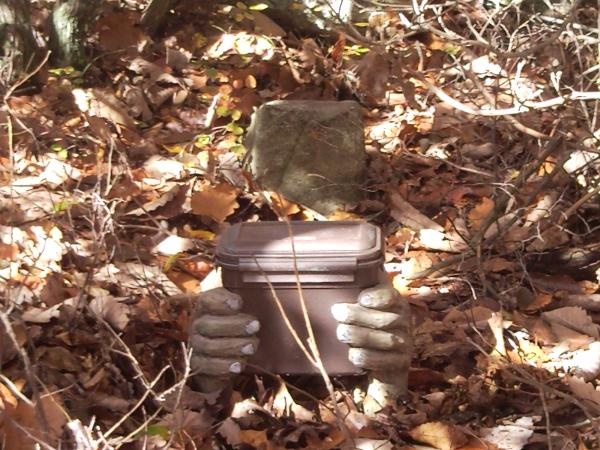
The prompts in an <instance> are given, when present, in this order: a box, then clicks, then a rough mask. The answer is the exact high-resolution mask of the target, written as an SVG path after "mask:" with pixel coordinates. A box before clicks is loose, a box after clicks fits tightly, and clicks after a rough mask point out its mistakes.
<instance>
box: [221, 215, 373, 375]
mask: <svg viewBox="0 0 600 450" xmlns="http://www.w3.org/2000/svg"><path fill="white" fill-rule="evenodd" d="M289 226H290V227H291V231H292V235H293V240H294V241H293V242H294V248H295V255H296V258H295V261H294V252H293V251H292V245H291V239H290V233H289V228H288V225H287V224H286V223H285V222H257V223H242V224H237V225H234V226H232V227H231V228H229V229H227V230H226V231H225V232H224V233H223V235H222V236H221V238H220V240H219V245H218V246H217V264H218V265H219V266H221V267H222V272H223V275H222V276H223V286H224V287H225V288H227V289H229V290H231V291H233V292H236V293H238V294H240V295H241V296H242V298H243V300H244V312H247V313H249V314H253V315H255V316H256V317H257V318H258V319H259V321H260V323H261V330H260V332H259V338H260V345H259V348H258V352H257V353H256V355H254V356H253V357H252V358H251V359H250V360H249V370H251V371H257V372H260V369H263V370H266V371H269V372H274V373H289V374H308V373H315V372H316V369H315V368H314V367H313V366H312V364H311V363H310V362H309V361H308V360H307V359H306V357H305V356H304V354H303V352H302V351H301V350H300V348H299V347H298V345H297V344H296V341H295V340H294V338H293V337H292V335H291V333H290V331H289V329H288V327H287V326H286V324H285V321H284V320H283V318H282V314H281V312H280V311H279V309H278V307H277V304H276V302H275V300H274V298H273V294H272V291H271V288H270V286H269V283H270V284H271V286H272V287H273V289H274V290H275V292H276V293H277V296H278V298H279V299H280V300H281V303H282V306H283V308H284V310H285V311H286V313H287V315H288V317H289V319H290V322H291V323H292V324H293V325H294V328H295V329H296V331H297V333H298V334H299V335H300V337H301V338H302V341H303V342H305V343H306V336H307V333H306V327H305V325H304V319H303V315H302V310H301V306H300V301H299V295H298V289H297V286H296V281H297V279H299V280H300V283H301V286H302V292H303V295H304V299H305V301H306V306H307V311H308V315H309V317H310V319H311V323H312V326H313V330H314V332H315V336H316V339H317V343H318V345H319V349H320V352H321V357H322V358H323V361H324V363H325V367H326V369H327V370H328V372H329V373H331V374H339V375H341V374H352V373H357V372H358V371H357V369H356V368H355V367H354V366H353V365H352V364H351V363H350V362H349V361H348V359H347V353H348V347H347V346H346V345H345V344H342V343H340V342H339V341H338V340H337V338H336V334H335V329H336V325H337V323H336V322H335V320H334V319H333V317H332V316H331V312H330V310H331V306H332V305H333V304H335V303H342V302H348V303H356V301H357V298H358V293H359V292H360V291H361V290H362V289H364V288H367V287H370V286H373V285H375V284H377V282H378V275H379V271H380V270H382V265H383V255H384V244H383V238H382V235H381V230H380V229H379V228H378V227H376V226H373V225H371V224H368V223H366V222H291V223H290V225H289ZM295 267H296V268H297V272H296V271H295ZM252 366H257V367H259V368H260V369H257V368H253V367H252Z"/></svg>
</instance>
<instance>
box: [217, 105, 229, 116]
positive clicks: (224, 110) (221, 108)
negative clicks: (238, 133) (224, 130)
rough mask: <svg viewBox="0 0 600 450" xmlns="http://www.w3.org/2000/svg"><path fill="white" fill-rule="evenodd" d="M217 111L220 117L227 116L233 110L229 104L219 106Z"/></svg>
mask: <svg viewBox="0 0 600 450" xmlns="http://www.w3.org/2000/svg"><path fill="white" fill-rule="evenodd" d="M216 113H217V116H218V117H227V116H228V115H230V114H231V111H230V110H229V108H227V106H219V107H217V111H216Z"/></svg>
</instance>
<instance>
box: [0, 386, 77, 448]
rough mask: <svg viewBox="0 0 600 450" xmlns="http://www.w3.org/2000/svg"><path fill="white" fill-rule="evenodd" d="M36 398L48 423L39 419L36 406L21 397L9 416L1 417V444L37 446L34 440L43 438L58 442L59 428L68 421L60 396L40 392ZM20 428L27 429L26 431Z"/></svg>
mask: <svg viewBox="0 0 600 450" xmlns="http://www.w3.org/2000/svg"><path fill="white" fill-rule="evenodd" d="M39 401H40V405H39V406H40V407H41V410H42V411H43V415H44V418H45V422H46V424H47V427H46V426H45V425H46V424H43V423H40V420H39V417H40V416H39V414H37V412H36V408H35V406H30V405H28V404H27V403H25V402H23V401H20V402H19V403H18V405H17V407H16V408H15V409H14V410H12V414H11V415H10V416H8V415H4V417H3V419H4V426H3V427H2V428H0V441H2V444H3V448H5V449H10V450H33V449H35V448H38V446H37V444H36V441H37V440H42V441H43V442H45V443H46V444H48V445H50V446H55V445H56V444H57V443H58V440H59V438H60V436H61V433H62V428H63V426H64V425H65V423H67V417H66V415H65V413H64V407H63V406H62V404H61V401H60V398H59V397H58V394H43V395H42V396H41V398H40V400H39ZM23 429H24V430H26V431H27V434H26V433H25V432H24V431H23ZM42 430H44V431H47V436H44V434H45V433H44V432H43V431H42ZM30 436H31V437H33V438H34V439H32V438H31V437H30Z"/></svg>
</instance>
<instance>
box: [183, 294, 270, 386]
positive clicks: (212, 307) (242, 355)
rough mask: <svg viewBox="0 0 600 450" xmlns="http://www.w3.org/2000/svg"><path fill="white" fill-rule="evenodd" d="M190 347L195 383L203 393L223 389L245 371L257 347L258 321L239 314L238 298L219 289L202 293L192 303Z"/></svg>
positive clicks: (240, 302) (240, 307)
mask: <svg viewBox="0 0 600 450" xmlns="http://www.w3.org/2000/svg"><path fill="white" fill-rule="evenodd" d="M194 301H195V303H196V308H195V312H194V321H193V323H192V330H191V333H190V336H191V339H190V340H191V346H192V349H193V351H194V353H193V356H192V360H191V366H192V370H193V372H194V373H195V375H194V378H193V380H194V382H195V383H196V384H197V385H198V387H199V388H200V389H201V390H202V391H204V392H212V391H216V390H219V389H222V388H224V387H226V386H227V384H228V383H229V378H230V376H231V375H233V374H239V373H241V372H242V370H243V369H244V365H245V362H246V359H247V357H248V356H250V355H253V354H254V353H255V352H256V349H257V347H258V338H257V337H256V333H257V332H258V330H259V329H260V324H259V322H258V320H257V319H256V318H255V317H254V316H251V315H249V314H243V313H240V310H241V309H242V299H241V297H240V296H239V295H238V294H235V293H233V292H231V291H228V290H227V289H225V288H222V287H219V288H215V289H211V290H209V291H206V292H202V293H201V294H199V295H198V296H197V297H196V298H195V299H194Z"/></svg>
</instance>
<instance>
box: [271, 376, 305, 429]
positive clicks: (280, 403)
mask: <svg viewBox="0 0 600 450" xmlns="http://www.w3.org/2000/svg"><path fill="white" fill-rule="evenodd" d="M277 378H278V379H279V389H278V390H277V393H276V394H275V398H274V399H273V412H274V413H275V414H276V415H277V416H279V417H281V416H289V415H290V414H293V415H294V418H296V419H297V420H300V421H310V420H313V419H314V414H313V413H312V412H310V411H309V410H308V409H306V408H305V407H303V406H300V405H299V404H297V403H296V402H295V400H294V398H293V397H292V395H291V394H290V393H289V391H288V389H287V387H286V385H285V383H284V381H283V380H282V379H281V378H279V377H277Z"/></svg>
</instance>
